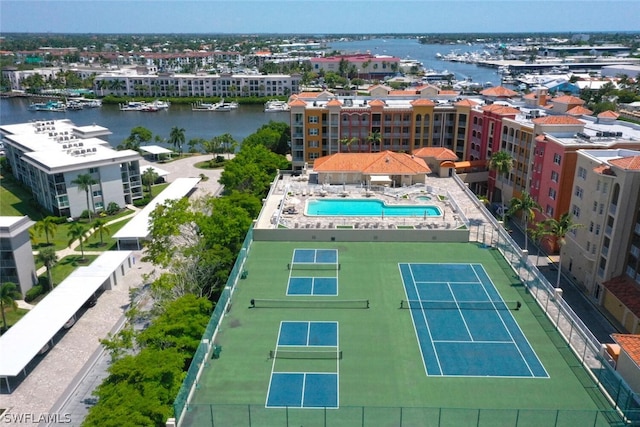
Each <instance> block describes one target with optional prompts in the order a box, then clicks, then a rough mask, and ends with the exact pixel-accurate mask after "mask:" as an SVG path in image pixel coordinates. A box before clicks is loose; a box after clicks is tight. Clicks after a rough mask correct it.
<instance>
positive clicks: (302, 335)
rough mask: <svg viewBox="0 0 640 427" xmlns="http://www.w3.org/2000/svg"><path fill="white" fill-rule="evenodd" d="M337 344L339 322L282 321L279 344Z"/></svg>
mask: <svg viewBox="0 0 640 427" xmlns="http://www.w3.org/2000/svg"><path fill="white" fill-rule="evenodd" d="M285 345H294V346H337V345H338V323H337V322H291V321H288V322H282V323H280V333H279V335H278V346H285Z"/></svg>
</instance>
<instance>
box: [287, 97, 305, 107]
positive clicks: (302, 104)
mask: <svg viewBox="0 0 640 427" xmlns="http://www.w3.org/2000/svg"><path fill="white" fill-rule="evenodd" d="M306 106H307V103H306V102H304V101H303V100H301V99H294V100H293V101H289V107H306Z"/></svg>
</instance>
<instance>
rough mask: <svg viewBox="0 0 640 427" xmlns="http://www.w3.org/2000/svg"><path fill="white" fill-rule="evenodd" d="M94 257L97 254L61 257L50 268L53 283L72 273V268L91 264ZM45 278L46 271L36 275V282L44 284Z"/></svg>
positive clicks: (59, 281)
mask: <svg viewBox="0 0 640 427" xmlns="http://www.w3.org/2000/svg"><path fill="white" fill-rule="evenodd" d="M96 258H98V256H97V255H85V256H84V259H82V256H81V255H70V256H67V257H64V258H62V259H61V260H58V262H57V263H56V265H54V266H53V268H52V269H51V271H52V276H53V285H54V286H57V285H59V284H60V283H62V282H63V281H64V279H66V278H67V276H69V275H70V274H71V273H73V270H75V269H76V268H77V267H82V266H87V265H89V264H91V263H92V262H93V261H94V260H95V259H96ZM47 280H48V278H47V272H46V271H45V272H44V273H43V274H42V275H40V276H38V282H39V283H40V284H42V285H45V286H46V283H47ZM42 298H43V296H40V297H38V298H37V299H36V301H39V300H41V299H42Z"/></svg>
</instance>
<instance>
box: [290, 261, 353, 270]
mask: <svg viewBox="0 0 640 427" xmlns="http://www.w3.org/2000/svg"><path fill="white" fill-rule="evenodd" d="M287 270H340V264H339V263H335V262H292V263H290V264H287Z"/></svg>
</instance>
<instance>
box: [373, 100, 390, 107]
mask: <svg viewBox="0 0 640 427" xmlns="http://www.w3.org/2000/svg"><path fill="white" fill-rule="evenodd" d="M369 105H370V106H372V107H384V106H385V105H387V104H385V102H384V101H382V100H380V99H374V100H373V101H371V102H369Z"/></svg>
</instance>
